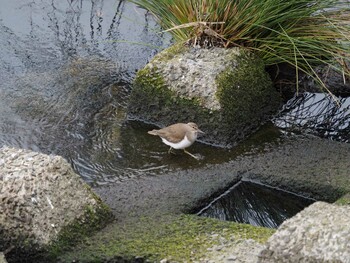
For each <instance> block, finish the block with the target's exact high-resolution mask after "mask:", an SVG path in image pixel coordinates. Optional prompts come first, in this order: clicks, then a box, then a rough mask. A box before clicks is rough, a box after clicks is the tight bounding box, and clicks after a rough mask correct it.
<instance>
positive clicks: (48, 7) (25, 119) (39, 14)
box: [0, 0, 350, 186]
mask: <svg viewBox="0 0 350 263" xmlns="http://www.w3.org/2000/svg"><path fill="white" fill-rule="evenodd" d="M170 44H171V38H170V37H169V35H166V34H162V33H161V29H160V27H159V26H158V25H157V24H156V23H155V22H154V20H153V19H152V17H151V16H150V15H149V14H147V13H146V12H145V11H144V10H142V9H139V8H137V7H136V6H134V5H133V4H131V3H129V2H127V1H115V0H98V1H88V0H86V1H83V0H69V1H61V0H52V1H45V0H12V1H8V0H0V46H1V49H0V79H1V83H0V147H1V146H4V145H7V146H13V147H19V148H26V149H31V150H34V151H39V152H44V153H47V154H58V155H61V156H63V157H64V158H66V159H67V160H68V161H69V162H70V163H71V164H72V166H73V168H74V169H75V170H76V171H77V172H78V173H79V174H80V175H81V176H82V178H84V180H85V181H86V182H88V183H90V184H91V185H94V186H98V185H105V184H109V183H111V182H116V181H123V180H125V179H128V178H134V177H138V176H146V175H147V174H155V173H160V172H166V171H170V170H176V169H186V168H195V167H204V166H206V165H207V164H211V163H224V162H227V161H229V160H231V159H233V158H235V157H236V156H238V155H240V154H254V153H256V152H258V151H260V150H262V149H263V148H264V144H265V143H278V142H279V141H280V140H283V137H284V136H285V134H284V131H285V130H286V131H287V130H289V129H290V128H291V123H293V125H292V126H293V129H292V130H293V131H294V128H295V127H301V128H303V127H305V125H307V127H310V129H314V128H313V127H312V125H311V124H312V123H315V122H316V123H322V124H324V123H327V124H330V126H328V127H338V130H333V131H332V133H324V134H325V137H327V136H328V135H331V134H332V135H334V134H340V133H339V130H340V131H341V134H342V135H341V138H340V137H339V136H338V137H337V136H334V138H335V139H339V138H340V139H341V140H342V141H345V142H349V134H350V133H349V118H350V117H349V116H350V114H349V106H348V105H349V101H348V100H345V99H344V108H343V109H342V111H340V113H339V114H338V113H337V114H335V115H334V113H333V112H332V110H329V109H327V111H325V112H324V113H325V114H323V113H322V116H326V117H324V118H322V119H317V118H316V119H315V118H314V117H310V116H312V115H313V114H314V115H315V114H316V115H317V114H318V110H317V109H318V108H316V109H315V108H313V107H306V106H305V105H308V104H305V103H304V101H306V102H307V103H309V102H310V100H309V99H308V98H309V97H306V98H304V100H300V99H296V101H294V102H291V103H290V104H288V105H289V106H288V107H286V108H285V110H284V111H283V112H282V113H281V115H280V116H279V117H278V118H276V119H275V120H274V121H273V122H274V124H275V126H274V125H273V124H272V123H268V124H266V125H265V126H263V127H262V128H261V129H260V131H258V132H257V133H256V134H254V135H252V136H250V138H248V139H247V140H246V141H245V142H244V143H242V144H240V145H238V146H237V147H235V148H234V149H221V148H217V147H213V146H210V145H206V144H204V143H201V142H200V139H199V142H196V143H195V144H194V145H193V146H191V148H190V149H189V151H190V152H191V153H194V154H196V155H199V156H200V157H201V160H200V161H197V160H195V159H193V158H191V157H190V156H188V155H186V154H184V153H183V152H181V151H176V154H168V153H167V150H168V147H167V146H165V145H164V144H162V143H161V141H160V139H159V138H157V137H154V136H150V135H148V134H147V131H148V130H150V129H153V128H154V127H153V126H151V125H146V124H141V123H138V122H136V121H131V120H128V118H127V116H126V106H127V99H128V96H129V93H130V83H131V81H132V79H133V77H134V76H135V72H136V71H137V70H138V69H140V68H142V67H143V66H144V65H145V64H146V63H147V62H148V61H149V60H150V59H151V58H152V57H153V56H154V55H155V54H156V53H158V52H159V51H160V50H162V49H164V48H165V47H167V46H169V45H170ZM310 96H311V97H312V95H310ZM315 96H316V95H315ZM317 96H318V95H317ZM346 103H348V104H346ZM303 105H304V106H303ZM312 105H316V104H315V103H312ZM297 108H298V109H300V108H304V109H306V111H300V110H298V111H296V112H293V110H295V109H297ZM301 112H303V113H302V114H301ZM304 112H306V113H307V114H308V115H307V116H308V117H307V120H308V121H305V118H304V117H303V116H304V115H305V114H304ZM328 113H332V114H333V115H329V114H328ZM298 116H299V117H302V118H300V120H303V121H298V120H299V119H298ZM330 116H336V118H338V120H339V122H336V121H335V119H334V118H333V119H330ZM341 119H342V120H344V123H341V121H340V120H341ZM291 120H292V122H291ZM334 124H336V125H335V126H334ZM332 125H333V126H332ZM280 128H281V129H282V130H281V129H280ZM314 130H315V131H316V133H317V132H318V131H319V130H320V129H314ZM328 130H329V128H328ZM205 132H210V131H205ZM332 138H333V137H332ZM344 138H345V139H344Z"/></svg>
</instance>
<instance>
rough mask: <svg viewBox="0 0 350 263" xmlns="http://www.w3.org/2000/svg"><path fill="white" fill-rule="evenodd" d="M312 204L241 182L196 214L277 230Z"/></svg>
mask: <svg viewBox="0 0 350 263" xmlns="http://www.w3.org/2000/svg"><path fill="white" fill-rule="evenodd" d="M313 202H314V200H311V199H306V198H302V197H300V196H297V195H294V194H291V193H287V192H284V191H279V190H276V189H273V188H268V187H266V186H261V185H257V184H254V183H250V182H240V183H238V184H237V185H235V186H233V187H232V188H231V189H229V190H228V191H226V192H225V193H224V194H222V195H221V196H219V197H218V198H216V199H215V200H214V201H213V202H211V203H210V204H209V205H208V206H207V207H205V208H203V209H202V210H201V211H200V212H199V213H198V214H199V215H200V216H205V217H211V218H217V219H220V220H227V221H235V222H239V223H247V224H251V225H254V226H264V227H270V228H277V227H278V226H279V225H280V224H282V222H283V221H284V220H286V219H288V218H290V217H292V216H294V215H295V214H297V213H298V212H300V211H301V210H302V209H304V208H305V207H307V206H309V205H310V204H312V203H313Z"/></svg>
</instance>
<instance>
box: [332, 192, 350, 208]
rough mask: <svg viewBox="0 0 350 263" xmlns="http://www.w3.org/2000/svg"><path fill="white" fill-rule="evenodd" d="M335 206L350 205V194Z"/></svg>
mask: <svg viewBox="0 0 350 263" xmlns="http://www.w3.org/2000/svg"><path fill="white" fill-rule="evenodd" d="M335 204H337V205H350V194H349V193H348V194H345V195H343V196H342V197H341V198H339V199H338V200H337V201H335Z"/></svg>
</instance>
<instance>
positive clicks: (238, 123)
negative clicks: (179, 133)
mask: <svg viewBox="0 0 350 263" xmlns="http://www.w3.org/2000/svg"><path fill="white" fill-rule="evenodd" d="M279 106H280V96H279V94H278V93H277V92H276V90H275V89H274V87H273V85H272V82H271V79H270V78H269V76H268V74H267V73H266V72H265V68H264V64H263V62H262V60H260V59H259V58H257V57H255V56H253V55H252V54H248V53H246V52H244V51H242V50H240V49H238V48H232V49H224V48H212V49H199V48H191V47H185V46H183V44H177V45H175V46H173V47H171V48H169V49H167V50H164V51H163V52H161V53H160V54H158V55H157V56H155V57H154V59H153V60H152V61H151V62H150V63H149V64H148V65H146V67H145V68H144V69H142V70H140V71H139V72H138V74H137V76H136V78H135V81H134V84H133V90H132V94H131V97H130V101H129V107H128V113H129V117H130V118H133V119H139V120H143V121H146V122H151V123H154V124H156V125H159V126H165V125H169V124H172V123H176V122H189V121H193V122H196V123H197V124H198V125H199V126H200V128H201V129H202V130H204V131H206V134H205V135H204V136H203V137H202V140H204V141H206V142H207V143H212V144H216V145H222V146H233V145H235V144H236V142H237V141H239V140H242V139H243V138H245V137H246V136H248V135H249V134H251V133H252V132H253V131H255V130H256V129H257V128H259V127H260V126H261V124H263V123H264V122H265V121H267V120H268V119H269V118H270V117H271V115H273V114H274V113H275V112H276V111H277V109H278V108H279Z"/></svg>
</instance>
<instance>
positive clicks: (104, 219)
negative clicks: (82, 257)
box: [6, 190, 113, 263]
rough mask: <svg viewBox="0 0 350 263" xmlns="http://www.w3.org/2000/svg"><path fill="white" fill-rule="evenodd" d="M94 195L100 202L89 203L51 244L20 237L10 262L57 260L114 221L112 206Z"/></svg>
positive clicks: (8, 256)
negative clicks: (83, 211)
mask: <svg viewBox="0 0 350 263" xmlns="http://www.w3.org/2000/svg"><path fill="white" fill-rule="evenodd" d="M90 191H91V190H90ZM92 194H93V193H92ZM93 195H94V196H95V198H96V201H97V203H98V204H97V205H96V206H95V207H92V206H89V205H87V206H86V208H85V213H84V214H83V215H82V216H81V217H79V218H77V219H76V220H74V221H73V222H72V223H71V224H69V225H67V226H65V227H64V228H63V229H61V231H60V232H59V234H58V236H57V238H55V239H54V240H52V241H51V242H50V243H49V244H47V245H45V246H42V245H40V244H37V243H36V241H35V240H34V239H32V238H30V237H27V236H23V238H22V239H21V238H18V239H17V240H18V243H17V244H16V246H14V247H13V248H12V249H11V248H10V249H9V252H8V253H7V254H6V258H7V259H8V260H9V262H37V263H40V262H43V263H44V262H45V263H48V262H57V258H58V257H59V256H60V255H61V254H62V253H65V252H67V251H70V250H72V248H73V246H75V245H77V244H78V243H81V242H84V241H86V240H88V239H89V237H90V236H91V235H92V234H93V233H96V232H97V231H98V230H101V229H102V228H103V227H105V226H106V225H107V224H108V223H110V222H112V220H113V214H112V212H111V210H110V208H109V207H108V206H106V205H105V204H104V203H103V202H102V200H101V199H100V198H99V197H98V196H96V195H95V194H93Z"/></svg>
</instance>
